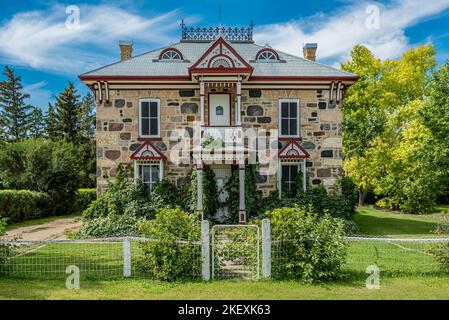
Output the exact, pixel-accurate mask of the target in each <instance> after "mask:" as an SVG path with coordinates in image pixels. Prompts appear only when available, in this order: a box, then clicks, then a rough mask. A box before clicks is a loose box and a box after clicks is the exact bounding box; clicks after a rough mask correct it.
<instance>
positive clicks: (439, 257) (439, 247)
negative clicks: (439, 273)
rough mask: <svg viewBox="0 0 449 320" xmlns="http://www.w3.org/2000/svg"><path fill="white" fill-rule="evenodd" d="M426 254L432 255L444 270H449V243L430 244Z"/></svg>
mask: <svg viewBox="0 0 449 320" xmlns="http://www.w3.org/2000/svg"><path fill="white" fill-rule="evenodd" d="M425 252H426V253H427V254H429V255H431V256H432V257H433V258H434V259H435V260H436V261H437V262H438V264H439V265H440V267H441V268H442V269H443V270H446V271H448V270H449V242H442V243H429V244H427V245H426V247H425Z"/></svg>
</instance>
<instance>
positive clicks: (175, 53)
mask: <svg viewBox="0 0 449 320" xmlns="http://www.w3.org/2000/svg"><path fill="white" fill-rule="evenodd" d="M159 60H164V61H182V60H183V57H182V54H181V52H180V51H179V50H177V49H174V48H168V49H165V50H164V51H162V52H161V54H160V55H159Z"/></svg>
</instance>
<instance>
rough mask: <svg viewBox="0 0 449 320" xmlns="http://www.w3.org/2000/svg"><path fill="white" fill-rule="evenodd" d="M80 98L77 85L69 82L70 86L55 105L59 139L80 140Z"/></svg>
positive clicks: (60, 95)
mask: <svg viewBox="0 0 449 320" xmlns="http://www.w3.org/2000/svg"><path fill="white" fill-rule="evenodd" d="M79 97H80V96H79V95H78V93H77V91H76V89H75V85H74V84H73V83H72V82H69V86H68V87H67V88H65V89H64V91H63V92H61V93H60V94H59V96H58V97H57V98H56V102H55V104H54V108H55V110H54V111H55V120H56V121H55V122H56V134H57V137H60V138H63V139H65V140H67V141H71V142H77V140H78V133H79V123H78V114H79V101H78V99H79Z"/></svg>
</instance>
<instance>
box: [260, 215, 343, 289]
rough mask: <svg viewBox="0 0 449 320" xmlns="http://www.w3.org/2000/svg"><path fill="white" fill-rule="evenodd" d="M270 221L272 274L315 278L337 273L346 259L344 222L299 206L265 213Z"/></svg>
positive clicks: (304, 279)
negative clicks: (272, 241) (272, 256)
mask: <svg viewBox="0 0 449 320" xmlns="http://www.w3.org/2000/svg"><path fill="white" fill-rule="evenodd" d="M267 217H268V218H269V219H270V221H271V235H272V239H273V240H275V241H276V243H275V244H273V250H274V253H273V255H274V256H275V257H276V255H281V256H280V257H279V258H277V259H276V258H275V259H273V260H274V263H273V264H274V265H273V266H272V270H273V271H272V276H273V278H275V279H294V280H302V281H305V282H314V281H320V280H325V279H331V278H335V277H337V274H338V272H339V270H340V267H341V266H342V264H343V263H344V262H345V256H346V244H345V242H344V240H343V236H344V225H343V223H342V222H341V220H339V219H334V218H332V217H330V216H329V215H328V214H326V215H324V216H323V217H318V215H317V214H315V213H311V212H307V211H306V210H305V209H303V208H300V207H294V208H279V209H275V210H273V211H271V212H268V213H267Z"/></svg>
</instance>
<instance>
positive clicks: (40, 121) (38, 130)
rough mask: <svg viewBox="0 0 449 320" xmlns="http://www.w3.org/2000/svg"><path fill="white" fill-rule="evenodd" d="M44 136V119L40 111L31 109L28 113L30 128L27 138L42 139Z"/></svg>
mask: <svg viewBox="0 0 449 320" xmlns="http://www.w3.org/2000/svg"><path fill="white" fill-rule="evenodd" d="M44 135H45V119H44V115H43V113H42V110H41V109H39V108H35V107H33V108H32V109H31V112H30V126H29V128H28V137H29V138H31V139H38V138H43V137H44Z"/></svg>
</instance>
